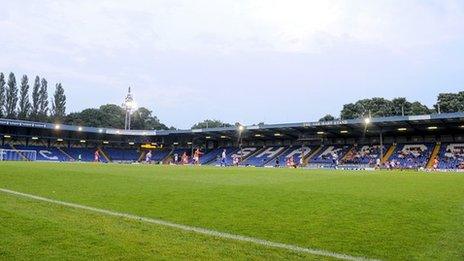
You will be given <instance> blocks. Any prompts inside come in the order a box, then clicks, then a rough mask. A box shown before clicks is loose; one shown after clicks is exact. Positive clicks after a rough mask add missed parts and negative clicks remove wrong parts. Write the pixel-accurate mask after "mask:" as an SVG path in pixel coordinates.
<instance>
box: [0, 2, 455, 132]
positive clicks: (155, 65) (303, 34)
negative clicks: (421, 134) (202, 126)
mask: <svg viewBox="0 0 464 261" xmlns="http://www.w3.org/2000/svg"><path fill="white" fill-rule="evenodd" d="M0 2H1V3H0V6H1V8H0V35H1V37H0V47H1V48H0V50H1V57H0V71H3V72H9V71H13V72H15V73H16V74H17V75H20V74H28V75H29V76H31V77H33V76H35V75H36V74H38V75H40V76H44V77H46V78H47V79H48V81H49V83H51V84H54V83H56V82H62V83H63V86H64V87H65V90H66V92H67V95H68V111H70V112H71V111H76V110H81V109H83V108H86V107H96V106H98V105H100V104H104V103H117V104H120V103H121V102H122V100H123V96H124V94H125V91H126V88H127V86H128V85H131V86H133V89H134V95H135V99H136V100H137V102H138V104H139V105H140V106H145V107H148V108H150V109H152V110H153V111H154V112H155V114H156V115H158V116H159V118H160V119H161V120H162V121H163V122H165V123H167V124H168V125H174V126H176V127H179V128H188V127H190V126H191V125H192V124H193V123H195V122H197V121H200V120H203V119H206V118H217V119H221V120H224V121H228V122H231V123H233V122H237V121H239V122H242V123H244V124H252V123H258V122H261V121H264V122H266V123H280V122H295V121H313V120H317V119H319V117H321V116H323V115H324V114H325V113H332V114H334V115H337V114H338V112H339V111H340V109H341V107H342V105H343V104H344V103H348V102H353V101H355V100H357V99H360V98H368V97H373V96H381V97H386V98H392V97H396V96H405V97H407V98H409V99H411V100H419V101H422V102H424V103H425V104H427V105H429V106H430V105H432V104H433V103H434V102H435V99H436V95H437V93H439V92H456V91H461V90H463V89H464V1H462V0H456V1H447V0H437V1H432V0H421V1H406V0H400V1H394V0H390V1H367V0H365V1H332V0H324V1H322V0H321V1H309V0H301V1H296V0H295V1H293V0H281V1H272V0H259V1H258V0H257V1H254V0H248V1H245V0H243V1H240V0H230V1H226V0H195V1H192V0H165V1H161V0H158V1H155V0H146V1H137V0H131V1H95V0H79V1H62V0H60V1H58V0H57V1H26V0H23V1H21V0H18V1H7V0H0Z"/></svg>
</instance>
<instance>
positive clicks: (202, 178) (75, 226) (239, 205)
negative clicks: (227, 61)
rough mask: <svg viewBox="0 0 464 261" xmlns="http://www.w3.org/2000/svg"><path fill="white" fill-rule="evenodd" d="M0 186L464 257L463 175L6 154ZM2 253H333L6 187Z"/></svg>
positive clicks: (165, 215) (338, 248)
mask: <svg viewBox="0 0 464 261" xmlns="http://www.w3.org/2000/svg"><path fill="white" fill-rule="evenodd" d="M0 188H7V189H11V190H15V191H19V192H24V193H29V194H34V195H39V196H43V197H48V198H53V199H58V200H62V201H66V202H73V203H78V204H83V205H87V206H92V207H98V208H104V209H110V210H114V211H119V212H126V213H131V214H135V215H140V216H145V217H152V218H159V219H163V220H167V221H172V222H176V223H181V224H186V225H192V226H199V227H204V228H209V229H214V230H218V231H223V232H229V233H234V234H240V235H246V236H251V237H257V238H262V239H267V240H270V241H275V242H282V243H288V244H294V245H299V246H302V247H310V248H317V249H324V250H328V251H333V252H338V253H345V254H349V255H354V256H365V257H369V258H379V259H387V260H424V259H434V260H463V259H464V175H462V174H456V173H455V174H437V173H434V174H427V173H415V172H342V171H324V170H295V169H258V168H246V169H245V168H229V169H219V168H209V167H173V166H142V165H140V166H136V165H110V164H108V165H93V164H52V163H1V164H0ZM0 235H1V236H0V259H37V258H39V259H147V258H159V259H299V258H301V259H324V260H325V259H327V258H321V257H317V256H311V255H303V254H297V253H292V252H290V251H285V250H276V249H269V248H266V247H262V246H257V245H253V244H251V243H241V242H235V241H232V240H222V239H218V238H212V237H208V236H204V235H197V234H194V233H189V232H183V231H179V230H176V229H172V228H166V227H161V226H157V225H151V224H145V223H141V222H136V221H130V220H125V219H121V218H115V217H107V216H102V215H99V214H94V213H89V212H86V211H83V210H76V209H71V208H67V207H61V206H57V205H52V204H49V203H42V202H37V201H33V200H28V199H23V198H19V197H15V196H11V195H7V194H4V193H0Z"/></svg>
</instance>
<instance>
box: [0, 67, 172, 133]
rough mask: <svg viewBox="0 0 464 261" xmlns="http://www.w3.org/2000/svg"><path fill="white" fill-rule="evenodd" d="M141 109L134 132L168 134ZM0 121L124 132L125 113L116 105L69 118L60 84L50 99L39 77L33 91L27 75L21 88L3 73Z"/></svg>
mask: <svg viewBox="0 0 464 261" xmlns="http://www.w3.org/2000/svg"><path fill="white" fill-rule="evenodd" d="M152 114H153V112H152V111H150V110H149V109H147V108H144V107H141V108H139V109H137V110H136V111H135V112H133V114H132V121H131V127H132V128H133V129H146V130H153V129H158V130H167V129H173V127H171V128H168V127H167V126H166V125H164V124H163V123H161V122H160V121H159V119H158V118H157V117H156V116H154V115H152ZM0 118H8V119H19V120H30V121H39V122H51V123H63V124H73V125H80V126H91V127H105V128H124V119H125V111H124V109H123V108H122V107H121V106H118V105H115V104H107V105H102V106H100V107H99V108H90V109H85V110H83V111H81V112H73V113H70V114H66V95H65V93H64V88H63V86H62V84H61V83H57V84H55V92H54V93H53V95H52V97H51V99H49V98H48V81H47V80H46V79H45V78H40V77H39V76H36V77H35V79H34V81H33V83H32V89H31V88H30V84H29V78H28V76H27V75H23V76H22V77H21V80H20V83H19V86H18V83H17V81H16V76H15V75H14V73H12V72H11V73H9V75H8V78H6V77H5V74H4V73H0Z"/></svg>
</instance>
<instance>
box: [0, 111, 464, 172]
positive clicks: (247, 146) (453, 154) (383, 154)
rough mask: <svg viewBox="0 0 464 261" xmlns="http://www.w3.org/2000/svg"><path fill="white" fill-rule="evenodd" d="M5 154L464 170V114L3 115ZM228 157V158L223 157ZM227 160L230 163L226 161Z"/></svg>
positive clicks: (45, 158)
mask: <svg viewBox="0 0 464 261" xmlns="http://www.w3.org/2000/svg"><path fill="white" fill-rule="evenodd" d="M0 130H1V131H0V133H1V135H2V144H1V145H2V147H1V148H2V149H1V150H2V154H1V159H2V160H31V161H32V160H37V161H94V153H95V152H96V151H98V152H99V154H100V155H101V159H100V160H101V161H102V162H120V163H136V162H144V161H145V159H146V158H147V153H148V152H149V151H150V154H149V155H150V159H149V160H150V162H152V163H156V164H182V163H183V164H192V160H193V158H194V157H192V156H193V154H194V151H195V150H196V149H199V150H200V151H201V157H199V163H200V164H202V165H221V163H223V164H224V165H233V164H236V165H241V166H255V167H283V166H289V165H292V166H301V167H309V168H314V167H323V168H331V167H343V168H354V169H367V168H373V167H376V165H377V167H379V166H378V165H380V167H386V168H401V169H403V168H406V169H426V168H434V167H435V168H437V169H443V170H458V169H462V168H464V166H463V163H462V162H463V160H464V113H462V112H459V113H442V114H432V115H416V116H395V117H383V118H368V119H354V120H337V121H326V122H302V123H284V124H263V125H252V126H234V127H224V128H209V129H198V130H122V129H110V128H94V127H85V126H71V125H59V124H50V123H41V122H30V121H21V120H9V119H1V120H0ZM224 157H225V160H223V159H222V158H224ZM221 161H224V162H221Z"/></svg>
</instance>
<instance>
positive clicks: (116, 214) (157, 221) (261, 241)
mask: <svg viewBox="0 0 464 261" xmlns="http://www.w3.org/2000/svg"><path fill="white" fill-rule="evenodd" d="M0 191H1V192H3V193H7V194H10V195H15V196H20V197H24V198H29V199H34V200H38V201H43V202H48V203H52V204H57V205H62V206H67V207H71V208H76V209H83V210H87V211H91V212H95V213H100V214H104V215H108V216H114V217H122V218H127V219H132V220H138V221H142V222H146V223H151V224H156V225H161V226H166V227H172V228H176V229H180V230H183V231H189V232H194V233H198V234H203V235H208V236H213V237H218V238H223V239H230V240H235V241H241V242H249V243H254V244H258V245H262V246H266V247H270V248H280V249H285V250H290V251H293V252H298V253H307V254H312V255H317V256H324V257H333V258H337V259H342V260H376V259H371V258H366V257H359V256H351V255H347V254H341V253H334V252H330V251H327V250H321V249H314V248H306V247H300V246H296V245H290V244H285V243H278V242H272V241H268V240H264V239H259V238H254V237H248V236H242V235H236V234H230V233H225V232H220V231H215V230H211V229H206V228H200V227H194V226H188V225H182V224H177V223H173V222H169V221H164V220H160V219H154V218H148V217H141V216H136V215H132V214H127V213H121V212H115V211H111V210H106V209H100V208H94V207H89V206H85V205H80V204H75V203H69V202H64V201H60V200H55V199H50V198H44V197H40V196H35V195H31V194H26V193H22V192H18V191H13V190H9V189H4V188H0Z"/></svg>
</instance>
